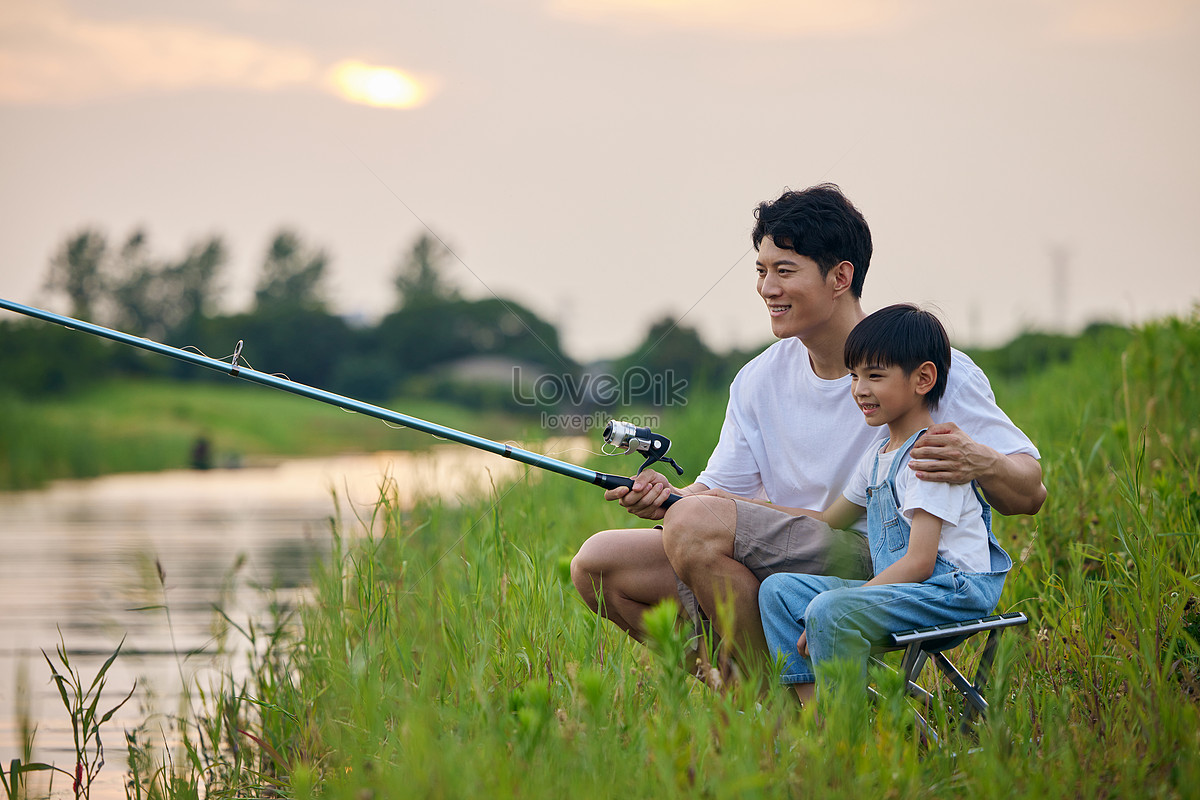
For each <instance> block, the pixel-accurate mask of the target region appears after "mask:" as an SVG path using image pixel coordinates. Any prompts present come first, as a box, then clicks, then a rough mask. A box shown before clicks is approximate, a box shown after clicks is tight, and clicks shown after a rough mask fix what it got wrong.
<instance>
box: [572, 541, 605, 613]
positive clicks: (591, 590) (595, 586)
mask: <svg viewBox="0 0 1200 800" xmlns="http://www.w3.org/2000/svg"><path fill="white" fill-rule="evenodd" d="M591 544H592V540H591V539H588V540H587V541H586V542H584V543H583V546H582V547H580V548H579V552H578V553H576V554H575V557H574V558H572V559H571V583H573V584H575V591H577V592H579V596H580V597H582V598H583V601H584V602H585V603H587V604H588V606H589V607H590V608H591V609H592V610H593V611H595V610H596V608H597V607H598V605H599V600H598V597H599V593H600V580H601V578H602V577H603V574H602V573H603V568H602V566H601V565H600V564H599V563H598V561H597V560H596V557H595V555H596V554H595V553H594V552H593V551H594V550H595V549H596V548H595V546H591V547H589V545H591Z"/></svg>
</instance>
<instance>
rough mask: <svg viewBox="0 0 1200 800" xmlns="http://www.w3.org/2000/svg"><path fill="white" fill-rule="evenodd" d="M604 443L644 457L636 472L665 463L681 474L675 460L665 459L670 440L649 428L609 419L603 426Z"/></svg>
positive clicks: (681, 471) (680, 469)
mask: <svg viewBox="0 0 1200 800" xmlns="http://www.w3.org/2000/svg"><path fill="white" fill-rule="evenodd" d="M604 442H605V444H611V445H612V446H613V447H616V448H618V449H620V450H624V451H625V452H626V453H628V452H630V451H637V452H639V453H641V454H643V455H644V456H646V461H645V462H644V463H643V464H642V466H640V467H639V468H638V472H641V471H642V470H644V469H645V468H646V467H648V466H650V465H651V464H656V463H658V462H659V461H665V462H666V463H668V464H670V465H671V466H672V467H674V468H675V472H677V473H678V474H680V475H682V474H683V467H681V466H679V465H678V464H677V463H675V459H673V458H667V451H668V450H670V449H671V440H670V439H668V438H667V437H665V436H663V435H662V434H658V433H655V432H654V431H652V430H650V429H649V428H639V427H637V426H636V425H634V424H633V423H631V422H622V421H621V420H616V419H610V420H609V421H608V424H607V425H605V426H604Z"/></svg>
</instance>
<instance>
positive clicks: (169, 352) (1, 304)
mask: <svg viewBox="0 0 1200 800" xmlns="http://www.w3.org/2000/svg"><path fill="white" fill-rule="evenodd" d="M0 308H4V309H7V310H8V311H12V312H15V313H17V314H24V315H25V316H27V317H33V318H34V319H40V320H42V321H44V322H52V323H54V324H56V325H61V326H62V327H64V328H67V329H69V330H76V331H82V332H84V333H90V334H92V335H93V336H99V337H101V338H103V339H110V340H112V341H114V342H120V343H121V344H127V345H130V346H132V347H137V348H139V349H141V350H148V351H149V352H151V353H157V354H158V355H163V356H168V357H170V358H174V359H178V360H179V361H185V362H187V363H189V364H195V365H197V366H201V367H206V368H208V369H211V370H215V371H217V372H222V373H225V374H226V375H230V376H231V377H234V378H240V379H242V380H245V381H250V382H251V383H258V384H261V385H263V386H270V387H272V388H274V389H280V390H282V391H285V392H291V393H292V394H296V395H300V396H301V397H307V398H309V399H310V400H317V401H319V402H322V403H327V404H329V405H331V406H336V407H338V408H342V409H345V410H347V411H353V412H355V413H358V414H365V415H367V416H369V417H375V418H376V419H380V420H383V421H384V422H390V423H393V424H396V425H401V426H403V427H405V428H412V429H413V430H417V431H421V432H422V433H428V434H430V435H432V436H437V437H439V438H441V439H447V440H449V441H452V442H457V443H459V444H465V445H467V446H468V447H474V448H476V449H479V450H486V451H487V452H489V453H494V454H496V455H498V456H503V457H504V458H511V459H513V460H514V461H520V462H521V463H523V464H528V465H530V466H532V467H537V468H538V469H544V470H546V471H548V472H553V473H556V474H558V475H565V476H567V477H568V478H575V479H577V480H581V481H585V482H587V483H590V484H593V485H595V486H600V487H603V488H605V489H616V488H618V487H620V486H624V487H627V488H632V487H633V479H632V478H626V477H624V476H621V475H610V474H608V473H606V472H597V471H596V470H591V469H587V468H586V467H581V466H578V465H576V464H571V463H568V462H566V461H559V460H558V459H556V458H550V457H548V456H544V455H541V454H539V453H534V452H531V451H529V450H522V449H521V448H519V447H513V446H512V445H510V444H504V443H501V442H494V441H492V440H491V439H485V438H483V437H481V436H475V435H473V434H470V433H465V432H463V431H459V430H455V429H454V428H448V427H446V426H445V425H439V424H437V423H435V422H427V421H426V420H423V419H418V418H417V417H412V416H409V415H408V414H401V413H399V412H397V411H391V410H390V409H386V408H382V407H380V406H375V405H371V404H370V403H364V402H362V401H361V400H355V399H354V398H352V397H345V396H343V395H340V394H334V393H333V392H327V391H325V390H324V389H318V388H316V387H313V386H308V385H306V384H303V383H297V382H296V381H293V380H289V379H287V378H281V377H279V376H277V375H268V374H267V373H264V372H259V371H258V370H255V369H251V368H250V367H249V366H243V365H242V364H241V354H242V341H241V340H239V341H238V343H237V346H236V347H234V350H233V356H232V357H231V358H230V360H229V361H221V360H218V359H215V358H209V357H208V356H206V355H202V354H200V353H193V352H190V351H187V350H181V349H180V348H178V347H171V346H170V345H165V344H161V343H159V342H156V341H154V340H152V339H146V338H143V337H141V336H133V335H131V334H128V333H123V332H121V331H117V330H113V329H112V328H105V327H104V326H102V325H96V324H93V323H91V322H85V321H84V320H81V319H75V318H74V317H67V316H64V315H62V314H55V313H54V312H52V311H46V310H45V309H41V308H35V307H33V306H27V305H24V304H22V303H15V302H13V301H11V300H5V299H4V298H2V297H0ZM604 441H605V442H606V443H607V444H610V445H612V446H614V447H616V448H618V449H619V450H623V451H624V452H625V453H630V452H637V453H641V454H643V455H645V456H646V460H645V462H644V463H643V464H642V466H641V467H640V468H639V469H638V472H639V473H640V472H641V471H642V470H644V469H645V468H646V467H648V466H650V465H651V464H655V463H657V462H659V461H663V462H666V463H668V464H670V465H671V466H672V467H674V468H675V471H676V472H677V473H678V474H680V475H682V474H683V468H682V467H680V466H679V465H678V464H677V463H675V460H674V459H671V458H668V457H667V451H668V450H670V449H671V440H670V439H668V438H667V437H665V436H663V435H661V434H657V433H654V432H653V431H651V430H650V429H649V428H643V427H637V426H634V425H632V424H630V423H628V422H622V421H619V420H612V421H610V422H609V423H608V425H607V426H605V428H604ZM678 499H679V495H677V494H671V495H670V496H669V497H668V498H667V499H666V500H665V501H664V502H663V504H662V505H663V508H666V507H668V506H670V505H671V504H672V503H674V502H675V501H676V500H678Z"/></svg>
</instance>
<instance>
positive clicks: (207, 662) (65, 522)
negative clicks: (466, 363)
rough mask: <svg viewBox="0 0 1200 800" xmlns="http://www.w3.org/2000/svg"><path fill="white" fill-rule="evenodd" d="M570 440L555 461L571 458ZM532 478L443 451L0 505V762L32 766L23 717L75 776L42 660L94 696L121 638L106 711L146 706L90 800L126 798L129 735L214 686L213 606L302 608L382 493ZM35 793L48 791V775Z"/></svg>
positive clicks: (116, 733) (162, 481) (142, 481)
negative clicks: (339, 538)
mask: <svg viewBox="0 0 1200 800" xmlns="http://www.w3.org/2000/svg"><path fill="white" fill-rule="evenodd" d="M570 444H571V443H562V442H559V443H555V444H554V445H552V446H549V447H548V448H547V449H548V451H549V452H552V453H559V454H560V455H559V457H563V456H562V455H561V453H562V452H563V451H564V448H566V447H569V446H570ZM523 469H524V467H523V466H521V465H519V464H516V463H514V462H512V461H508V460H506V459H502V458H498V457H496V456H493V455H490V454H488V453H484V452H480V451H477V450H472V449H469V448H464V447H452V446H445V447H437V448H434V449H433V450H432V451H429V452H426V453H379V454H373V455H364V456H345V457H340V458H333V459H323V460H318V461H314V460H304V461H287V462H283V463H280V464H277V465H274V466H270V467H259V468H245V469H238V470H213V471H209V472H193V471H178V472H164V473H156V474H138V475H114V476H108V477H104V478H99V479H95V480H87V481H67V482H61V483H57V484H54V485H53V486H51V487H50V488H48V489H45V490H39V491H32V492H14V493H0V553H2V554H3V555H2V556H0V763H3V764H4V765H5V766H6V767H7V765H8V763H9V762H10V761H11V760H12V759H13V758H16V757H20V756H21V740H22V734H21V726H20V717H21V716H22V709H26V710H27V715H28V718H29V719H30V720H32V721H33V723H34V725H36V735H35V739H34V753H33V755H34V759H35V760H37V761H45V762H51V763H54V764H56V765H57V766H60V767H62V768H64V769H67V770H72V769H73V768H74V761H75V756H74V748H73V743H72V733H71V727H70V718H69V716H68V714H67V712H66V710H65V708H64V707H63V705H62V700H61V698H60V697H59V695H58V692H57V689H56V688H55V687H54V684H53V682H52V681H51V672H50V667H49V666H48V665H47V663H46V660H45V658H44V657H43V655H42V653H43V651H44V652H45V653H47V654H49V655H50V657H51V658H52V659H55V661H56V664H57V655H56V648H58V647H59V646H60V644H62V643H63V642H65V647H66V651H67V654H68V658H69V659H70V661H71V664H72V666H73V667H74V668H76V669H77V670H78V671H79V672H80V674H81V676H82V677H83V678H84V681H85V684H86V683H90V682H91V679H92V677H93V676H94V675H95V674H96V671H97V670H98V669H99V668H100V666H101V665H102V664H103V663H104V661H105V660H106V659H107V658H108V657H109V656H110V655H111V654H112V653H113V652H114V651H115V650H116V648H117V646H118V645H119V644H120V643H121V642H122V639H124V645H123V647H122V651H121V655H120V657H119V658H118V659H117V661H116V662H115V663H114V665H113V667H112V668H111V670H110V671H109V673H108V682H107V686H106V687H105V689H104V695H103V698H102V701H101V709H102V710H107V708H111V707H112V706H114V705H116V704H117V703H118V702H120V700H121V698H123V697H124V696H125V695H126V694H127V693H129V691H130V690H131V689H133V691H134V694H133V697H132V698H131V699H130V700H129V702H128V703H127V704H126V705H125V706H124V707H123V708H122V709H121V710H120V711H119V712H118V713H117V714H116V715H115V716H114V718H113V719H112V720H111V721H110V722H109V723H108V724H107V725H106V726H105V727H104V728H103V729H102V736H103V737H104V745H105V749H106V758H107V765H106V767H105V768H104V769H103V770H102V771H101V777H100V780H99V781H98V782H97V783H96V784H94V787H93V794H92V796H93V797H96V798H107V797H124V790H123V788H122V785H123V783H122V782H123V780H124V778H125V775H124V773H125V740H124V735H123V731H124V730H125V729H130V730H131V729H133V728H135V727H136V726H138V725H139V724H141V723H143V722H144V721H145V720H147V719H148V718H152V717H151V713H152V712H157V714H159V715H170V714H173V713H175V711H176V710H177V709H176V706H177V704H178V702H179V701H178V698H179V695H180V687H181V686H182V685H183V681H184V680H187V681H188V682H189V684H191V683H192V682H194V681H196V680H197V679H198V680H200V681H205V680H207V679H208V677H209V675H210V674H212V672H213V668H214V657H215V655H216V650H217V644H216V641H215V639H214V631H215V630H217V629H218V626H217V625H216V624H215V622H216V613H215V611H214V606H216V605H219V606H220V607H221V608H222V609H223V610H224V612H225V613H226V614H227V615H228V616H229V617H230V618H232V619H233V620H234V621H235V622H238V623H239V624H241V625H243V626H244V625H245V624H246V622H247V621H248V620H249V619H252V618H253V619H258V620H262V618H263V617H264V615H265V613H266V612H265V608H266V602H267V599H268V597H269V594H268V593H267V592H263V591H260V590H259V589H256V588H255V587H266V588H268V589H272V590H273V596H274V597H276V598H278V599H280V600H283V601H285V602H290V603H294V602H296V601H298V600H300V599H302V596H303V593H304V590H305V586H306V585H307V583H308V578H309V575H310V574H311V568H312V562H313V559H315V558H321V557H323V556H324V555H325V554H326V553H328V552H329V546H330V542H331V522H330V520H331V517H334V516H340V517H341V518H342V520H343V522H342V523H340V524H339V530H340V531H341V532H342V533H343V534H346V535H351V534H354V533H355V530H356V529H357V528H360V526H359V524H358V523H357V522H356V521H355V517H354V516H353V514H354V511H355V509H357V510H358V511H359V512H360V513H361V511H362V510H363V509H369V507H370V505H371V504H372V503H373V502H375V501H376V500H377V499H378V497H379V495H380V489H381V487H382V486H387V487H388V490H389V491H392V492H394V493H395V496H396V497H397V499H398V501H399V503H400V504H401V505H410V504H411V503H412V502H413V500H414V499H415V498H416V497H418V496H421V495H426V496H428V495H437V496H441V497H443V498H446V499H448V500H451V501H453V500H454V499H455V498H459V497H464V496H470V495H476V494H479V493H485V492H487V491H489V489H490V485H491V481H492V480H495V481H496V482H497V483H499V482H502V481H504V480H506V479H510V478H512V477H515V476H516V475H517V474H518V473H519V471H521V470H523ZM554 479H555V480H567V479H565V478H557V477H556V478H554ZM164 606H165V607H166V610H164ZM167 610H169V614H170V619H169V624H168V614H167ZM240 638H241V637H240V636H237V635H236V634H235V635H234V636H233V638H232V639H230V641H229V643H230V644H231V645H237V644H238V643H239V642H238V640H239V639H240ZM185 654H190V655H185ZM59 669H60V671H61V669H62V668H61V666H60V667H59ZM135 687H136V688H135ZM153 718H154V719H158V720H160V721H161V720H163V719H165V717H163V716H158V717H153ZM35 780H36V779H35ZM70 783H71V781H70V779H69V778H66V776H62V775H59V776H57V777H56V778H55V780H54V795H55V796H56V797H58V796H62V797H68V796H70V795H71V792H70ZM34 785H35V786H41V787H43V788H42V791H44V789H45V780H44V778H43V779H42V780H41V782H40V783H39V782H35V783H34Z"/></svg>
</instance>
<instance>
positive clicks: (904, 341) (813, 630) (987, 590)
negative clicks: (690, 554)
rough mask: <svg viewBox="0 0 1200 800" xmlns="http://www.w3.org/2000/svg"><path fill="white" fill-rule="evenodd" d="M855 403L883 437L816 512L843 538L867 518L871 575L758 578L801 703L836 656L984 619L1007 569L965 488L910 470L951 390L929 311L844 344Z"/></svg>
mask: <svg viewBox="0 0 1200 800" xmlns="http://www.w3.org/2000/svg"><path fill="white" fill-rule="evenodd" d="M845 360H846V364H847V365H848V366H849V368H850V374H851V384H850V385H851V394H852V395H853V397H854V400H855V402H856V403H857V405H858V407H859V409H860V410H861V412H862V414H863V417H864V418H865V420H866V422H867V424H868V425H870V426H872V427H875V428H878V427H882V426H886V427H887V433H888V436H887V438H886V439H880V440H879V441H877V442H876V443H875V444H874V445H872V446H871V447H870V449H869V450H868V452H867V453H866V454H865V456H864V457H863V459H862V461H861V463H860V464H859V466H858V468H857V470H855V472H854V473H853V475H852V476H851V478H850V481H849V484H848V485H847V487H846V489H845V491H844V493H843V494H842V496H840V497H838V498H837V499H836V500H835V501H834V502H833V503H832V505H830V506H829V507H828V508H827V509H825V510H824V511H822V512H819V513H818V512H811V511H805V512H803V513H806V514H809V515H811V516H813V517H816V518H818V519H820V520H822V521H823V522H825V523H826V524H828V525H829V526H830V527H832V528H835V529H844V528H848V527H850V526H852V525H853V524H854V523H856V522H858V521H859V519H861V517H862V516H863V514H864V513H865V514H866V517H867V539H868V543H869V549H870V554H871V561H872V566H873V567H874V573H875V577H873V578H871V579H870V580H868V581H861V580H844V579H840V578H833V577H827V576H821V575H801V574H787V573H778V574H775V575H772V576H770V577H768V578H767V579H766V580H765V581H763V584H762V588H761V590H760V592H759V609H760V612H761V614H762V622H763V630H764V632H765V634H766V637H767V642H768V645H769V647H770V651H771V653H772V654H776V653H781V654H783V655H784V657H785V659H786V666H785V667H784V670H783V673H782V676H781V680H782V682H783V683H784V684H791V685H793V686H794V687H795V690H796V693H797V695H799V697H800V699H801V700H802V701H808V700H811V699H812V697H813V695H814V693H815V688H816V683H815V681H816V678H817V675H816V674H815V672H814V668H819V667H820V665H822V664H823V663H826V662H828V661H830V660H831V659H835V658H836V659H839V660H851V661H854V662H857V663H860V664H861V665H862V674H863V677H864V679H865V677H866V664H867V657H868V656H869V654H870V650H871V646H872V645H873V644H877V643H879V642H881V641H882V640H883V638H884V637H885V636H886V635H887V634H888V633H890V632H893V631H901V630H908V629H911V628H919V627H923V626H926V625H939V624H942V623H946V622H955V621H962V620H968V619H974V618H976V617H981V616H984V615H986V614H988V613H989V612H991V610H992V609H993V608H994V607H995V605H996V603H997V601H998V600H999V599H1000V590H1001V589H1002V588H1003V586H1004V576H1005V574H1006V573H1007V572H1008V570H1009V568H1011V567H1012V560H1011V559H1010V558H1009V557H1008V555H1007V554H1006V553H1005V552H1004V551H1003V550H1002V549H1001V548H1000V546H999V544H997V542H996V540H995V537H993V536H992V534H991V513H990V509H989V508H988V506H987V505H986V504H984V503H982V502H981V499H980V497H979V495H978V494H977V493H976V491H975V490H974V487H973V486H972V485H971V484H951V483H934V482H930V481H922V480H919V479H917V478H915V477H914V476H913V472H912V470H911V469H907V468H905V467H906V465H907V463H908V461H909V458H910V451H911V449H912V446H913V443H914V442H915V441H916V439H917V438H918V437H919V436H920V435H921V434H922V433H923V432H924V431H925V429H926V428H928V427H929V426H930V425H931V424H932V422H933V418H932V416H931V411H932V409H934V408H936V407H937V403H938V400H939V399H940V398H941V396H942V394H943V392H944V391H945V387H946V379H947V375H948V372H949V369H950V343H949V340H948V339H947V336H946V331H945V329H944V328H943V327H942V325H941V323H940V322H939V321H938V320H937V318H936V317H934V316H933V315H932V314H930V313H928V312H925V311H921V310H920V309H918V308H916V307H915V306H912V305H895V306H890V307H888V308H885V309H883V310H881V311H877V312H875V313H874V314H871V315H870V316H868V317H866V318H865V319H864V320H863V321H862V322H860V323H859V324H858V325H857V326H856V327H855V328H854V330H853V331H851V332H850V335H849V337H847V339H846V347H845Z"/></svg>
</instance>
